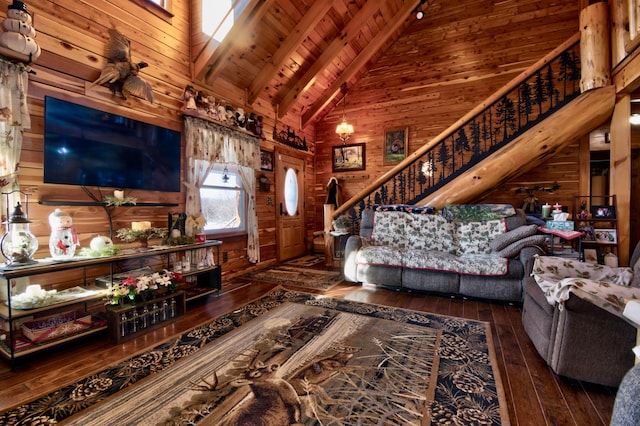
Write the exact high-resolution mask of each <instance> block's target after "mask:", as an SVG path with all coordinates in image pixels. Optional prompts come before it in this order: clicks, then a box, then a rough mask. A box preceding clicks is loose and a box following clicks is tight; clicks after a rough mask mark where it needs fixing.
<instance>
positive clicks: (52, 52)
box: [0, 0, 315, 274]
mask: <svg viewBox="0 0 640 426" xmlns="http://www.w3.org/2000/svg"><path fill="white" fill-rule="evenodd" d="M189 3H190V2H173V9H172V11H173V14H174V16H173V17H172V18H171V19H168V20H166V19H163V18H161V17H158V16H156V15H155V14H154V13H151V12H149V11H148V10H146V9H145V8H144V7H140V6H139V5H138V4H137V3H135V2H131V1H129V0H110V1H108V2H85V1H81V0H70V1H66V2H64V3H59V2H53V1H41V2H32V3H30V4H29V5H28V6H29V9H30V10H31V11H32V12H33V13H34V15H35V20H34V26H35V29H36V31H37V33H38V37H37V40H38V42H39V44H40V46H41V48H42V50H43V52H42V55H41V56H40V58H39V59H38V61H37V62H36V63H34V64H32V68H33V70H34V71H35V74H33V75H31V76H30V79H29V97H28V104H29V108H30V113H31V120H32V126H31V129H28V130H26V131H25V132H24V140H23V151H22V156H21V161H20V163H21V167H20V172H19V180H20V183H21V185H22V187H23V189H25V190H27V189H28V190H29V192H30V193H32V195H31V197H30V199H29V201H30V205H29V213H30V218H31V219H32V220H33V225H32V228H31V229H32V231H33V232H34V233H35V234H36V236H37V237H38V240H39V244H40V249H39V251H38V253H37V254H36V256H38V257H43V256H47V255H48V238H49V234H50V229H49V225H48V219H47V218H48V215H49V213H50V212H51V211H53V209H54V208H55V207H51V206H43V205H40V204H38V201H39V200H70V201H82V200H85V201H90V198H89V197H88V195H87V194H86V193H85V192H84V191H83V190H82V189H81V188H80V187H76V186H70V185H51V184H44V183H43V182H42V159H43V143H44V142H43V127H44V120H43V117H44V97H45V96H54V97H59V98H62V99H66V100H69V101H72V102H77V103H81V104H83V105H87V106H90V107H93V108H97V109H101V110H105V111H108V112H113V113H117V114H121V115H124V116H127V117H131V118H134V119H137V120H141V121H145V122H149V123H153V124H157V125H162V126H165V127H169V128H172V129H176V130H182V126H183V124H182V116H181V108H182V104H183V101H182V93H183V91H184V87H185V86H186V85H187V84H195V85H196V87H197V89H198V90H204V91H205V92H206V93H207V94H209V95H212V96H215V97H216V99H221V100H223V101H224V103H228V104H231V105H233V106H235V107H238V106H244V107H245V110H247V111H253V112H255V113H256V115H262V116H263V117H264V126H265V133H266V135H267V138H268V140H266V141H263V143H262V144H263V145H264V147H265V148H266V149H271V150H273V145H274V143H273V142H272V141H271V136H272V133H273V128H274V126H275V125H276V118H275V111H274V108H273V105H272V103H271V101H270V100H269V99H268V97H267V98H264V97H260V98H258V100H257V101H256V102H255V103H254V104H253V105H252V106H250V107H247V106H246V105H245V92H244V89H243V88H239V87H236V86H234V85H233V84H230V83H228V82H226V81H224V80H217V81H216V82H215V86H214V87H200V86H198V85H197V84H196V83H194V82H193V81H192V79H191V58H190V52H189V43H190V28H189V25H190V24H189V19H190V16H189V14H190V4H189ZM8 4H10V2H9V1H3V2H0V18H4V17H5V16H6V6H8ZM112 26H114V27H115V28H117V29H118V30H119V31H120V32H122V33H123V34H124V35H125V36H126V37H128V38H129V39H130V40H131V45H132V57H133V60H135V61H142V60H144V61H145V62H147V63H149V66H148V67H147V68H145V69H143V70H142V72H141V73H140V75H141V76H142V77H143V78H145V79H146V80H147V81H148V82H149V83H150V84H151V85H152V86H153V88H154V94H155V97H156V102H155V103H154V104H151V103H149V102H146V101H144V100H140V99H137V98H129V99H128V100H123V99H121V98H120V97H118V96H113V95H112V94H111V92H110V91H109V90H108V89H107V88H105V87H98V86H96V87H91V88H90V87H89V84H90V83H91V82H92V81H93V80H94V79H96V78H97V77H98V75H99V74H100V70H101V68H102V66H103V65H104V63H105V62H106V61H105V58H104V55H105V50H104V49H105V44H106V42H107V39H108V32H107V30H108V28H110V27H112ZM277 125H278V128H279V129H282V128H286V126H287V125H289V126H291V127H292V128H293V129H296V132H297V133H298V134H299V135H301V136H306V137H307V141H308V145H309V153H308V154H306V155H308V156H309V157H310V158H312V157H311V153H313V152H314V147H313V137H314V135H315V130H314V127H313V126H308V128H306V129H304V131H303V130H301V129H299V120H298V119H297V118H296V117H292V116H285V117H284V118H283V119H281V120H278V121H277ZM182 143H183V148H184V140H183V142H182ZM308 163H309V164H312V160H309V161H308ZM310 170H313V169H312V168H310ZM182 176H183V177H184V160H183V171H182ZM258 176H259V172H257V173H256V177H258ZM310 179H311V180H313V176H310ZM272 180H275V179H273V178H272ZM90 190H91V191H92V192H93V193H94V194H96V196H98V198H102V196H103V195H104V194H105V193H109V192H111V191H112V188H106V189H103V191H102V193H100V192H99V191H98V189H97V188H90ZM307 192H308V193H311V191H307ZM127 195H130V196H133V197H136V198H137V199H138V201H139V202H166V203H177V204H178V207H172V208H149V207H137V206H132V207H122V208H114V209H111V214H112V219H113V229H114V231H115V230H117V229H119V228H121V227H129V226H130V224H131V222H132V221H140V220H148V221H151V222H152V224H153V226H158V227H164V226H166V221H167V213H168V212H176V211H184V197H185V193H184V191H182V192H180V193H158V192H152V191H127ZM269 195H271V197H272V198H273V199H275V188H274V187H273V186H272V188H271V193H270V194H269ZM308 204H310V203H308ZM258 206H259V212H260V213H259V217H260V219H259V227H260V234H261V237H262V238H261V246H262V247H264V249H262V248H261V252H262V256H261V258H262V260H263V261H265V262H268V261H272V260H273V259H274V258H275V255H276V254H275V253H276V250H275V249H274V247H275V241H276V239H275V209H274V207H273V206H271V207H267V206H266V197H265V198H262V197H261V196H260V195H259V196H258ZM61 208H62V209H63V210H65V211H67V212H68V213H69V214H70V215H71V216H72V217H73V218H74V226H75V228H76V231H77V232H78V234H79V235H78V236H79V240H80V243H81V247H86V246H88V244H89V242H90V241H91V239H92V238H93V237H94V236H96V235H99V234H101V235H108V233H109V225H108V219H107V217H108V216H107V214H106V212H105V211H104V210H103V209H102V208H101V207H68V206H63V207H61ZM307 208H309V209H310V213H308V215H309V217H313V213H314V209H313V206H311V205H308V206H307ZM114 240H115V238H114ZM223 241H224V243H225V244H224V246H223V248H224V250H225V251H226V252H227V256H228V262H229V263H230V264H231V265H232V266H233V267H232V268H231V270H233V271H242V270H243V269H245V268H246V267H248V266H249V265H250V264H249V262H248V261H247V260H246V238H245V237H242V238H239V239H233V238H232V239H227V238H223ZM115 242H116V243H120V242H119V241H117V240H116V241H115ZM227 244H230V246H229V248H228V249H227ZM223 273H224V274H227V273H228V271H227V270H225V269H224V267H223Z"/></svg>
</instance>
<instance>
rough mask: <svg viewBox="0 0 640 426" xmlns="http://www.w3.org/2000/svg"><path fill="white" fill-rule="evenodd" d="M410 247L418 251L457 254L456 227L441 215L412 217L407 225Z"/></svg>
mask: <svg viewBox="0 0 640 426" xmlns="http://www.w3.org/2000/svg"><path fill="white" fill-rule="evenodd" d="M405 230H406V232H407V238H408V239H409V243H408V244H409V247H410V248H411V249H416V250H434V251H441V252H444V253H456V251H457V245H456V242H455V240H454V238H453V235H454V233H453V231H454V225H453V223H452V222H449V221H448V220H447V219H445V218H444V217H442V216H440V215H420V214H418V215H413V214H412V215H411V220H410V221H407V224H406V229H405Z"/></svg>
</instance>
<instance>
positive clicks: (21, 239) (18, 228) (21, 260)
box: [0, 201, 38, 265]
mask: <svg viewBox="0 0 640 426" xmlns="http://www.w3.org/2000/svg"><path fill="white" fill-rule="evenodd" d="M30 223H31V221H30V220H29V219H28V218H27V215H26V214H25V213H24V211H23V210H22V204H20V202H19V201H18V202H17V203H16V206H15V208H14V209H13V213H12V214H11V216H10V217H9V221H8V222H7V232H6V233H5V234H4V236H3V237H2V240H0V250H1V251H2V254H3V255H4V257H5V258H6V259H7V263H8V264H10V265H26V264H29V263H35V260H33V258H32V257H31V256H33V254H34V253H35V252H36V250H38V239H37V238H36V237H35V235H33V234H32V233H31V231H30V230H29V224H30Z"/></svg>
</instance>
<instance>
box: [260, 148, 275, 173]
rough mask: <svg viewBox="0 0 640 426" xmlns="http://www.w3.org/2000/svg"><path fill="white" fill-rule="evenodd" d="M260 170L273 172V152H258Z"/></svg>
mask: <svg viewBox="0 0 640 426" xmlns="http://www.w3.org/2000/svg"><path fill="white" fill-rule="evenodd" d="M260 170H264V171H265V172H272V171H273V151H265V150H262V149H261V150H260Z"/></svg>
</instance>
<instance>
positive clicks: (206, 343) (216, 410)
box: [0, 288, 509, 426]
mask: <svg viewBox="0 0 640 426" xmlns="http://www.w3.org/2000/svg"><path fill="white" fill-rule="evenodd" d="M55 422H62V423H64V424H69V425H88V424H90V425H120V424H122V425H125V424H126V425H130V424H135V425H196V424H200V425H249V424H260V425H274V426H279V425H288V424H300V425H338V424H340V425H345V424H350V425H355V424H364V425H366V424H384V425H425V424H439V423H442V424H444V423H446V424H465V425H467V424H482V425H507V424H509V420H508V417H507V413H506V404H505V400H504V394H503V391H502V387H501V383H500V377H499V370H498V367H497V364H496V360H495V354H494V349H493V345H492V342H491V334H490V328H489V324H488V323H485V322H480V321H471V320H465V319H460V318H453V317H444V316H439V315H434V314H428V313H423V312H416V311H410V310H405V309H398V308H392V307H385V306H377V305H371V304H365V303H359V302H352V301H346V300H337V299H331V298H325V297H321V296H314V295H311V294H306V293H300V292H291V291H287V290H285V289H282V288H277V289H275V290H274V291H272V292H270V293H269V294H267V295H265V296H263V297H262V298H260V299H258V300H256V301H255V302H252V303H249V304H247V305H245V306H243V307H241V308H239V309H237V310H234V311H233V312H231V313H229V314H227V315H224V316H222V317H220V318H218V319H216V320H214V321H212V322H210V323H207V324H204V325H202V326H199V327H196V328H194V329H192V330H191V331H189V332H186V333H184V334H183V335H181V336H180V337H177V338H174V339H171V340H169V341H167V342H166V343H164V344H162V345H159V346H157V347H156V348H154V349H152V350H150V351H148V352H145V353H142V354H139V355H136V356H134V357H132V358H130V359H128V360H126V361H123V362H121V363H119V364H117V365H114V366H112V367H110V368H107V369H105V370H104V371H101V372H99V373H97V374H95V375H92V376H90V377H87V378H85V379H83V380H81V381H79V382H77V383H74V384H73V385H70V386H66V387H64V388H62V389H60V390H58V391H56V392H53V393H51V394H48V395H45V396H43V397H41V398H39V399H37V400H35V401H33V402H31V403H28V404H25V405H23V406H20V407H18V408H16V409H13V410H11V411H8V412H4V413H2V414H0V424H3V425H18V424H54V423H55Z"/></svg>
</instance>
